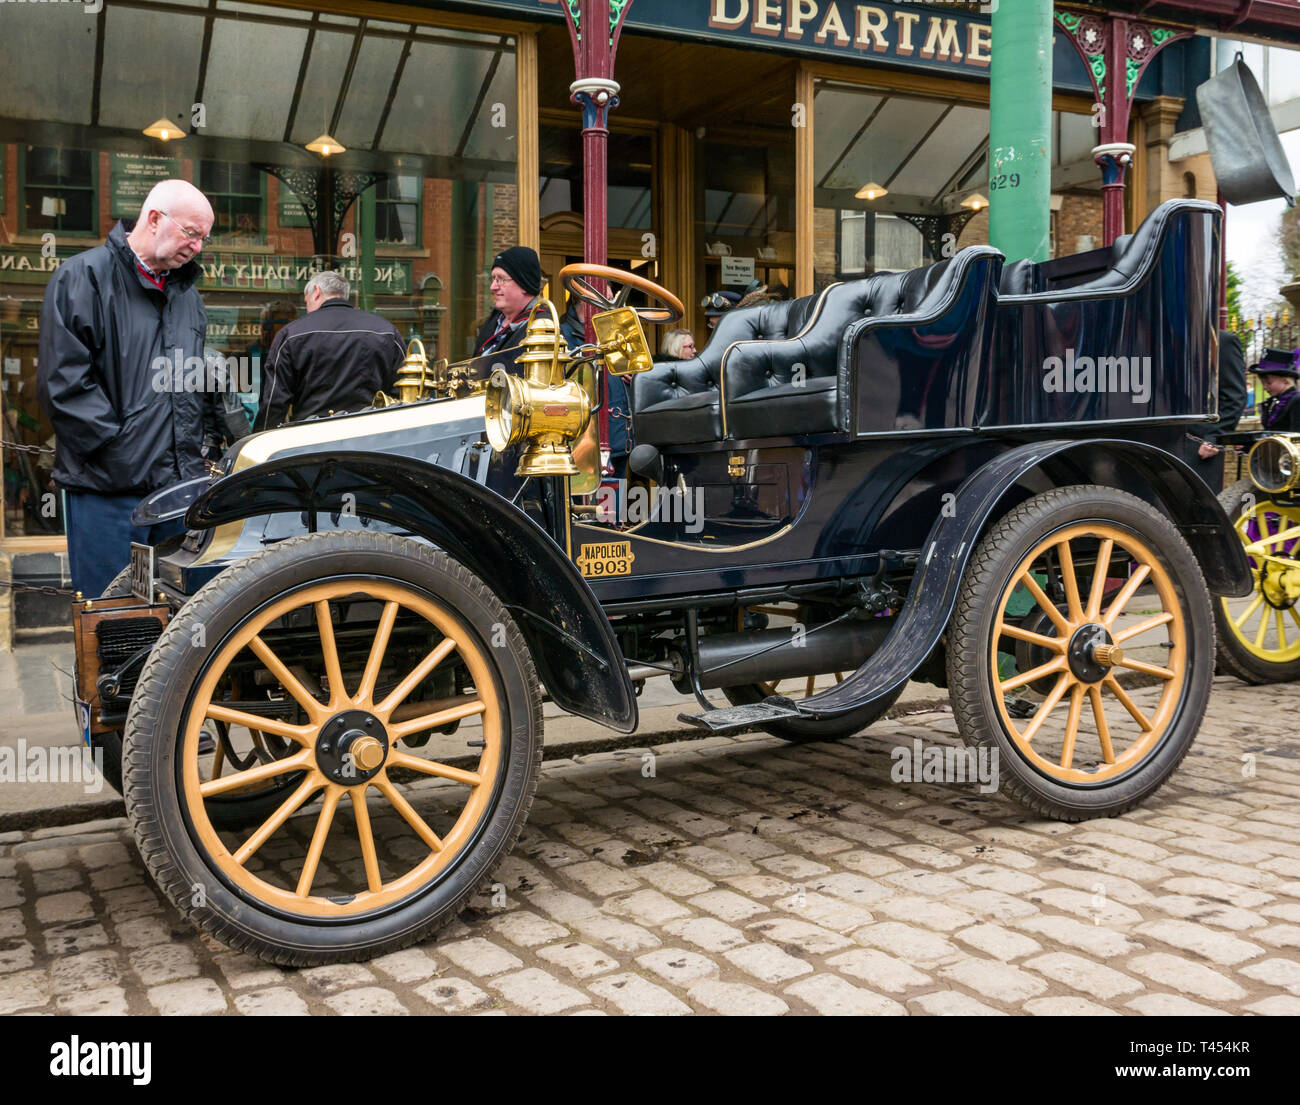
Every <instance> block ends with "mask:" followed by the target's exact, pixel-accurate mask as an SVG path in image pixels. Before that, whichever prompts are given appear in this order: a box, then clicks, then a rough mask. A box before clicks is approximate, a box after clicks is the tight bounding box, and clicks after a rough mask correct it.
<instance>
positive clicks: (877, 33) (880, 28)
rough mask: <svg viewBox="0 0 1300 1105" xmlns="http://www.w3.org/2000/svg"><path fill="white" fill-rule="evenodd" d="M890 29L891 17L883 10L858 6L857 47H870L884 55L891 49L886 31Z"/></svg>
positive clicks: (863, 5) (862, 5)
mask: <svg viewBox="0 0 1300 1105" xmlns="http://www.w3.org/2000/svg"><path fill="white" fill-rule="evenodd" d="M888 27H889V16H887V15H886V14H885V13H884V11H883V10H882V9H881V8H875V7H869V6H868V5H866V4H859V5H858V27H857V40H856V42H855V45H857V46H860V47H862V48H863V49H865V48H866V47H868V46H870V47H871V48H872V49H873V50H874V51H875V52H876V53H878V54H883V53H884V52H885V51H886V50H888V49H889V42H888V41H887V40H886V39H885V31H886V29H887V28H888Z"/></svg>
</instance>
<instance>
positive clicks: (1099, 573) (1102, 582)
mask: <svg viewBox="0 0 1300 1105" xmlns="http://www.w3.org/2000/svg"><path fill="white" fill-rule="evenodd" d="M1114 551H1115V542H1114V541H1113V540H1112V539H1111V538H1109V537H1107V538H1105V539H1104V540H1103V541H1102V543H1101V545H1100V546H1099V547H1098V549H1097V567H1096V568H1094V569H1093V573H1092V590H1091V591H1089V592H1088V609H1087V611H1086V613H1085V614H1084V617H1085V618H1086V619H1087V620H1088V621H1090V622H1095V621H1096V620H1097V618H1098V617H1099V616H1100V615H1101V600H1102V596H1103V595H1105V593H1106V580H1107V578H1108V577H1109V575H1110V556H1111V553H1112V552H1114Z"/></svg>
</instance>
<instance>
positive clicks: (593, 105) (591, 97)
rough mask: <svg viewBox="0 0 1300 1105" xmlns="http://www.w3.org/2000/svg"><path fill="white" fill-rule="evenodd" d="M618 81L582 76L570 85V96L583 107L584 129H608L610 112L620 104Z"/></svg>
mask: <svg viewBox="0 0 1300 1105" xmlns="http://www.w3.org/2000/svg"><path fill="white" fill-rule="evenodd" d="M619 91H620V88H619V83H618V81H613V80H609V79H608V78H607V77H582V78H580V79H579V80H576V81H574V82H573V83H572V84H571V85H569V98H570V99H571V100H572V101H573V102H574V103H575V104H577V105H578V106H579V107H581V108H582V129H583V130H601V131H603V130H608V129H609V113H610V111H611V110H612V109H613V108H615V107H617V106H618V94H619Z"/></svg>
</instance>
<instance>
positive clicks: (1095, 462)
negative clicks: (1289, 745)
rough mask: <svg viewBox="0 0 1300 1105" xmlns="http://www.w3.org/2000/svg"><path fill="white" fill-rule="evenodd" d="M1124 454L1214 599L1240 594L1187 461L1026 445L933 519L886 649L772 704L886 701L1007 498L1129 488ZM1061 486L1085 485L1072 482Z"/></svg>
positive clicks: (1245, 586) (1235, 556) (1079, 446)
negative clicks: (1058, 487) (1014, 492)
mask: <svg viewBox="0 0 1300 1105" xmlns="http://www.w3.org/2000/svg"><path fill="white" fill-rule="evenodd" d="M1108 457H1118V458H1119V459H1121V460H1123V461H1124V462H1126V463H1127V465H1128V466H1129V467H1130V468H1131V469H1132V470H1133V471H1135V472H1136V473H1137V474H1138V475H1140V476H1141V477H1142V478H1143V479H1144V480H1146V482H1147V484H1148V485H1149V486H1150V488H1151V489H1152V490H1153V491H1154V493H1155V494H1156V495H1157V496H1158V497H1159V499H1160V500H1161V502H1162V504H1163V505H1164V507H1165V508H1166V509H1167V510H1168V512H1169V514H1170V516H1171V517H1172V518H1173V520H1174V523H1175V525H1177V526H1178V528H1179V530H1180V531H1181V532H1182V534H1183V537H1184V538H1185V539H1186V540H1187V543H1188V544H1189V545H1190V546H1191V549H1192V552H1193V553H1194V554H1195V556H1196V558H1197V560H1198V561H1199V562H1200V564H1201V568H1202V571H1203V572H1204V574H1205V578H1206V583H1207V584H1208V586H1209V588H1210V590H1211V591H1213V592H1214V593H1216V594H1221V595H1230V596H1238V597H1240V596H1242V595H1247V594H1249V593H1250V592H1251V589H1252V586H1253V579H1252V577H1251V574H1250V566H1249V564H1248V563H1247V560H1246V554H1245V552H1244V550H1243V547H1242V544H1241V541H1240V540H1239V539H1238V537H1237V536H1236V534H1235V533H1234V532H1233V529H1232V526H1231V525H1230V523H1229V522H1228V519H1227V516H1226V515H1225V514H1224V512H1223V508H1222V507H1220V506H1219V504H1218V501H1217V500H1216V498H1215V497H1214V495H1213V493H1212V492H1211V491H1210V489H1209V487H1208V486H1207V485H1206V484H1205V482H1204V481H1203V480H1202V479H1201V478H1200V477H1199V476H1197V475H1196V473H1195V472H1193V471H1192V469H1191V468H1189V467H1188V466H1187V465H1186V464H1185V463H1183V461H1182V460H1180V459H1179V458H1177V457H1175V456H1173V455H1172V454H1170V453H1166V452H1164V451H1163V450H1161V449H1157V448H1155V447H1154V446H1151V445H1146V444H1143V443H1141V442H1135V441H1122V440H1090V441H1043V442H1037V443H1035V444H1032V445H1022V446H1019V447H1017V448H1015V449H1012V450H1010V451H1009V452H1006V453H1003V454H1001V455H1000V456H998V457H996V458H994V459H993V460H991V461H990V462H989V463H987V464H985V465H984V466H983V467H981V468H980V469H979V470H978V471H976V472H975V473H974V474H973V475H971V476H970V477H969V478H967V479H966V481H965V482H964V483H963V484H962V485H961V487H960V488H958V490H957V492H956V500H955V502H954V504H953V507H954V509H952V510H949V511H945V512H944V513H943V514H941V515H940V517H939V518H937V519H936V520H935V523H934V525H933V526H932V527H931V529H930V533H929V536H928V537H927V538H926V542H925V545H924V546H923V547H922V551H921V557H920V560H919V562H918V564H917V568H916V572H915V574H914V575H913V576H912V584H911V587H910V589H909V591H908V595H907V600H906V602H905V603H904V604H903V609H902V613H901V614H899V616H898V621H897V622H896V624H895V626H894V630H893V632H892V633H891V634H890V635H889V637H888V638H887V639H886V641H885V643H884V645H883V646H882V647H881V648H880V649H879V651H877V652H875V653H874V654H873V655H872V656H871V657H870V658H869V659H868V660H867V662H866V663H865V664H863V665H862V667H860V668H859V669H858V670H857V671H856V672H854V673H853V674H852V675H851V676H849V677H848V678H847V679H845V680H844V681H843V682H842V683H838V684H836V685H835V686H834V687H832V688H830V689H829V690H826V691H822V692H821V693H820V694H815V695H812V696H811V697H809V698H805V699H800V700H799V701H798V702H795V701H792V700H789V699H778V698H770V699H768V700H767V701H768V702H769V703H772V704H774V705H780V706H782V707H784V708H786V709H794V710H797V711H798V713H799V715H800V716H805V717H812V718H834V717H840V716H841V715H843V714H846V713H849V712H850V711H852V710H857V709H859V708H860V707H863V706H868V705H871V704H872V703H875V702H878V701H882V700H884V699H886V698H888V697H889V696H890V695H891V694H893V693H894V692H895V691H897V690H898V689H899V688H901V687H902V686H903V684H904V683H906V682H907V681H908V680H909V679H910V678H911V677H912V675H913V674H914V673H915V672H916V670H917V668H919V667H920V666H921V664H922V663H924V662H925V659H926V657H927V656H928V655H929V654H930V652H931V651H932V650H933V649H934V647H935V646H936V645H937V644H938V643H939V639H940V637H941V636H942V635H943V631H944V629H945V628H946V627H947V625H948V619H949V618H950V617H951V616H952V611H953V607H954V606H955V605H956V602H957V591H958V588H959V586H960V584H961V580H962V577H963V575H964V574H965V571H966V565H967V563H968V562H969V561H970V558H971V555H972V554H973V553H974V550H975V546H976V545H977V544H978V542H979V538H980V534H981V533H982V532H983V531H984V529H985V527H986V526H987V525H988V524H989V523H990V522H991V521H992V520H993V519H994V518H995V517H996V516H998V515H999V514H1000V513H1001V511H1000V505H1001V503H1002V499H1003V497H1004V496H1005V495H1006V494H1007V493H1008V492H1009V491H1010V490H1011V489H1012V488H1013V487H1014V486H1015V485H1016V483H1017V482H1018V481H1020V480H1021V479H1022V478H1024V477H1025V476H1027V475H1028V474H1029V473H1030V472H1032V471H1034V470H1035V469H1043V470H1044V471H1048V472H1050V471H1051V470H1052V469H1053V467H1057V468H1058V469H1059V468H1061V467H1065V466H1070V467H1072V469H1073V470H1074V471H1077V472H1081V473H1084V474H1086V475H1087V477H1088V478H1090V479H1091V480H1092V482H1094V483H1097V484H1102V485H1105V486H1114V487H1120V488H1121V489H1124V484H1123V481H1122V480H1121V479H1120V478H1119V477H1118V474H1117V473H1115V472H1114V471H1113V468H1108V467H1107V462H1106V458H1108ZM1064 482H1082V481H1080V480H1077V479H1076V480H1067V481H1064Z"/></svg>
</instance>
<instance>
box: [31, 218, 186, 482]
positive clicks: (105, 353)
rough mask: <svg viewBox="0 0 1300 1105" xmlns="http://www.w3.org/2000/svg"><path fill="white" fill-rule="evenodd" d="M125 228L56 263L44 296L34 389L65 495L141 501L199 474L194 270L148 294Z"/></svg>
mask: <svg viewBox="0 0 1300 1105" xmlns="http://www.w3.org/2000/svg"><path fill="white" fill-rule="evenodd" d="M134 225H135V223H134V220H130V221H127V220H124V221H122V222H119V223H118V224H117V225H116V226H115V227H113V229H112V231H111V232H110V233H109V235H108V241H107V242H105V243H104V245H102V246H96V247H95V248H94V249H90V250H87V251H86V252H85V253H79V254H78V255H77V256H76V257H71V258H69V259H68V260H66V261H64V262H63V264H61V265H60V266H59V268H58V270H57V271H56V272H55V273H54V275H53V276H52V277H51V278H50V282H49V284H48V285H47V286H46V289H45V301H44V303H43V305H42V307H41V331H40V351H39V360H38V368H37V392H38V395H39V398H40V402H41V407H42V409H43V410H44V411H45V413H46V415H47V416H48V417H49V420H50V422H51V424H52V425H53V426H54V432H55V434H56V438H57V442H56V452H55V456H54V480H55V483H57V484H58V486H59V487H63V488H68V489H70V490H74V491H94V492H99V493H101V494H108V495H117V494H127V493H138V494H145V493H147V492H150V491H153V490H155V489H157V488H159V487H166V486H167V485H168V484H172V483H175V482H176V481H177V480H182V479H188V478H190V477H192V476H201V475H202V474H203V472H204V466H203V460H202V457H201V455H200V449H201V447H202V443H203V414H204V407H205V402H206V396H205V392H204V391H203V390H201V388H202V386H203V385H202V384H201V383H199V381H201V380H203V378H204V375H205V370H204V369H199V370H198V371H196V372H191V371H189V370H188V369H187V366H186V363H185V362H186V359H187V358H199V360H198V361H192V362H191V365H192V366H194V365H202V364H203V362H202V357H203V339H204V337H205V335H206V332H207V326H208V316H207V312H205V311H204V309H203V300H202V299H201V298H200V297H199V293H198V290H197V289H196V288H195V287H194V282H195V281H196V280H197V279H198V277H199V274H200V273H201V272H202V268H201V266H200V265H199V264H198V262H197V261H189V262H187V263H186V264H184V265H182V266H181V267H180V268H179V269H173V270H172V271H171V272H170V273H168V274H167V278H166V282H165V284H164V288H163V290H162V291H159V290H158V289H157V288H155V287H154V286H153V285H152V284H151V283H150V282H149V281H148V280H147V279H146V278H145V277H144V276H143V275H142V274H141V273H140V271H139V269H138V268H137V267H136V259H135V253H134V252H133V251H132V249H131V247H130V246H129V245H128V244H127V241H126V235H127V234H128V233H129V232H130V229H131V227H132V226H134ZM160 357H161V358H164V359H165V362H166V363H165V365H164V363H163V362H159V363H155V360H156V359H157V358H160ZM187 381H189V382H191V383H196V384H198V386H196V387H189V388H187V387H186V386H185V385H186V383H187ZM178 383H179V384H180V386H177V384H178Z"/></svg>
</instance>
